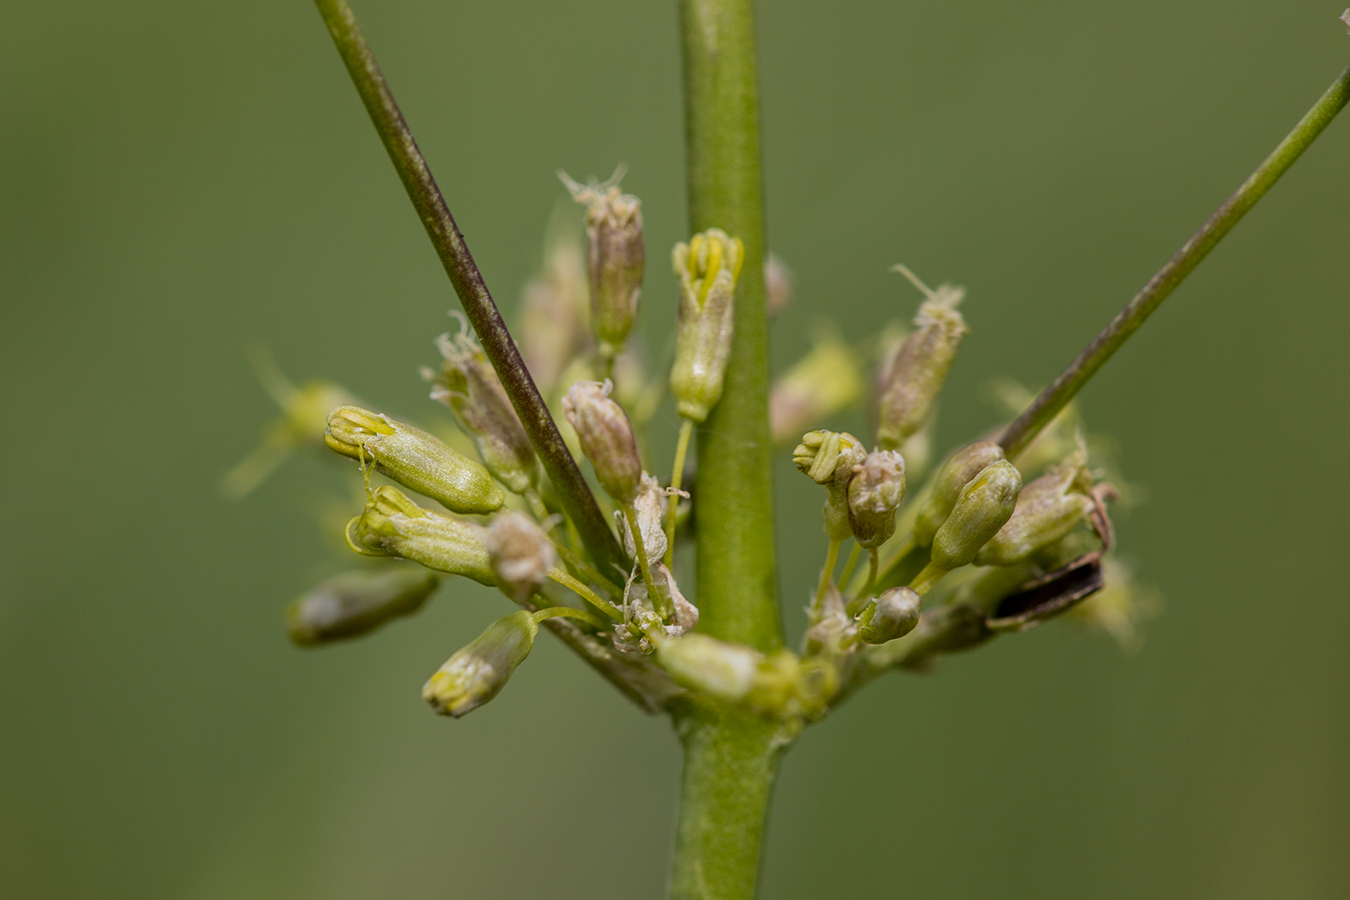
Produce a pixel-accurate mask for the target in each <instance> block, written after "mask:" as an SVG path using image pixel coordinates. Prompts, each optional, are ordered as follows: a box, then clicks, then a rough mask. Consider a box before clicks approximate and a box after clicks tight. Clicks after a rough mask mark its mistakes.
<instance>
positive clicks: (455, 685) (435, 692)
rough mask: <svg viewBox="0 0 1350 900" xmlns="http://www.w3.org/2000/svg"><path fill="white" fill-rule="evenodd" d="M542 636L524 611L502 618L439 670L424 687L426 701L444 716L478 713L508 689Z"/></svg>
mask: <svg viewBox="0 0 1350 900" xmlns="http://www.w3.org/2000/svg"><path fill="white" fill-rule="evenodd" d="M538 633H539V626H538V625H537V624H535V621H534V619H533V618H532V617H531V615H530V614H529V613H528V612H525V611H524V610H521V611H520V612H517V613H512V614H511V615H509V616H502V617H501V618H500V619H498V620H497V621H495V622H493V623H492V624H491V625H489V626H488V628H487V631H484V632H483V633H482V634H481V635H479V636H478V637H476V638H474V640H473V642H472V643H471V644H469V645H468V646H467V647H465V648H464V649H462V650H459V651H458V652H456V653H455V655H454V656H452V657H450V658H449V659H448V660H446V661H445V664H444V665H443V666H441V667H440V668H439V669H437V670H436V674H435V675H432V676H431V678H430V679H429V680H428V681H427V683H426V684H425V685H423V687H422V699H423V700H425V701H427V702H428V703H430V704H431V705H432V708H434V709H435V710H436V712H438V713H440V714H441V715H443V716H454V717H455V718H459V717H460V716H462V715H464V714H465V713H467V712H471V711H472V710H475V709H477V708H478V707H480V706H482V705H483V704H484V703H487V702H488V701H489V700H491V699H492V698H493V697H495V696H497V694H499V693H500V692H501V689H502V688H504V687H506V682H507V681H509V680H510V678H511V673H512V672H514V671H515V670H516V666H518V665H520V664H521V663H522V662H524V661H525V657H527V656H529V655H530V650H531V648H533V646H534V636H535V635H536V634H538Z"/></svg>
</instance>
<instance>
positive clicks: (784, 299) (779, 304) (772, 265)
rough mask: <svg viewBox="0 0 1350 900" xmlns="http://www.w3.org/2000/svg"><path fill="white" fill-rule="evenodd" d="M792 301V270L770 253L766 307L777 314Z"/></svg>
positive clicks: (765, 279) (765, 296) (766, 267)
mask: <svg viewBox="0 0 1350 900" xmlns="http://www.w3.org/2000/svg"><path fill="white" fill-rule="evenodd" d="M791 302H792V270H791V269H789V268H788V267H787V263H785V262H783V260H782V259H781V258H780V257H779V256H778V254H776V253H770V254H769V255H768V256H766V257H764V309H765V311H767V312H768V314H769V315H771V316H776V315H778V314H779V313H780V312H782V311H783V310H785V309H787V306H788V304H789V303H791ZM797 430H798V431H800V430H801V429H800V428H799V429H797Z"/></svg>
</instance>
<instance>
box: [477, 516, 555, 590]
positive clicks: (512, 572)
mask: <svg viewBox="0 0 1350 900" xmlns="http://www.w3.org/2000/svg"><path fill="white" fill-rule="evenodd" d="M486 541H487V552H488V561H489V563H490V564H491V565H492V572H493V574H494V575H496V576H497V587H499V588H500V589H501V591H502V593H504V594H506V596H508V597H510V598H511V599H512V600H514V601H515V602H517V603H524V602H525V601H527V600H529V599H530V598H531V597H532V596H534V594H535V593H537V592H538V591H539V589H540V588H541V587H543V586H544V582H546V581H548V574H549V570H550V569H552V568H553V566H554V564H555V562H556V560H557V554H556V553H555V552H554V549H553V542H552V541H550V540H549V539H548V535H546V534H544V531H543V529H542V528H540V527H539V526H538V525H536V524H535V523H534V521H533V520H531V519H530V518H528V517H527V516H523V515H521V514H520V513H518V512H510V511H507V512H503V513H501V514H499V515H498V516H497V517H496V518H495V519H493V520H492V524H491V525H490V526H489V527H488V530H487V539H486Z"/></svg>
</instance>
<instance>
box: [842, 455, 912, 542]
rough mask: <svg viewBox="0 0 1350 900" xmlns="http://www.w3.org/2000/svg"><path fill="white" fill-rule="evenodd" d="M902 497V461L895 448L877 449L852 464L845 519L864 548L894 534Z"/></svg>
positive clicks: (902, 458) (903, 479)
mask: <svg viewBox="0 0 1350 900" xmlns="http://www.w3.org/2000/svg"><path fill="white" fill-rule="evenodd" d="M904 497H905V460H904V457H902V456H901V455H900V454H899V453H897V452H896V451H894V450H876V451H873V452H872V453H869V454H867V456H865V457H864V458H863V461H862V462H860V463H858V464H857V465H855V466H854V467H853V478H852V480H851V481H849V483H848V521H849V527H850V528H851V529H852V530H853V536H854V537H855V538H857V540H858V543H859V544H861V545H862V546H864V547H867V548H872V547H880V546H881V545H882V544H884V543H886V542H887V541H888V540H890V538H891V535H893V534H895V512H896V510H897V509H899V508H900V501H901V500H903V499H904Z"/></svg>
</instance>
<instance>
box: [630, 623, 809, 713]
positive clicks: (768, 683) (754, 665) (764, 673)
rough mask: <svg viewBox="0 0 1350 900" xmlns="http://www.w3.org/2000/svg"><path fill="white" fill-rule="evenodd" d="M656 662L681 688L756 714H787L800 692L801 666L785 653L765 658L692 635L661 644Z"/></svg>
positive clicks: (745, 650) (706, 636) (729, 644)
mask: <svg viewBox="0 0 1350 900" xmlns="http://www.w3.org/2000/svg"><path fill="white" fill-rule="evenodd" d="M656 660H657V662H659V663H660V664H661V666H662V667H663V668H664V669H665V670H666V671H667V672H669V673H670V676H671V677H672V678H674V679H675V681H676V682H677V683H679V684H681V685H683V686H684V687H687V688H689V689H690V690H695V691H699V692H700V693H703V694H707V695H708V696H710V697H713V698H715V699H718V700H721V701H723V702H725V703H730V704H735V705H740V706H745V707H749V708H751V709H755V710H758V711H763V712H785V711H789V709H790V708H791V704H792V703H793V700H794V699H795V698H796V697H797V696H798V694H799V693H800V691H801V675H802V673H801V667H800V665H798V662H797V658H796V657H795V656H793V655H792V654H791V653H788V652H787V651H780V652H778V653H774V654H772V655H770V656H765V655H764V654H763V653H760V652H759V651H757V650H754V649H752V648H750V647H746V646H745V645H743V644H733V643H729V642H727V641H719V640H717V639H716V638H713V637H709V636H708V635H706V634H697V633H695V634H686V635H684V636H683V637H679V638H675V639H673V640H667V641H663V642H662V643H661V645H660V646H659V647H657V650H656Z"/></svg>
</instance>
